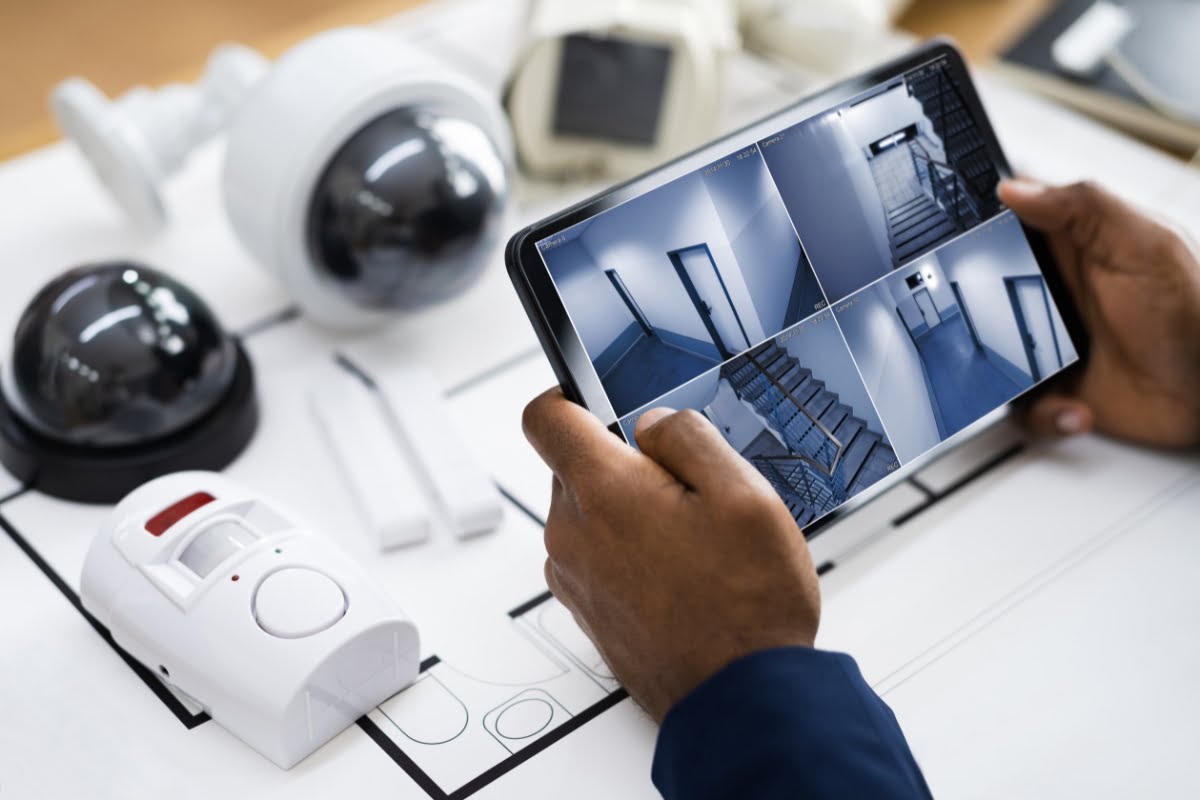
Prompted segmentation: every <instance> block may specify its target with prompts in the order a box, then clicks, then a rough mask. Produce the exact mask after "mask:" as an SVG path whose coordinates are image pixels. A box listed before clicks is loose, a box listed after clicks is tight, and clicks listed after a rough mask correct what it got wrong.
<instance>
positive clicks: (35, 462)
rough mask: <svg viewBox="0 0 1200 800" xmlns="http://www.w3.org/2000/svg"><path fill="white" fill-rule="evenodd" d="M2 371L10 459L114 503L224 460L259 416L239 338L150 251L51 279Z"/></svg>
mask: <svg viewBox="0 0 1200 800" xmlns="http://www.w3.org/2000/svg"><path fill="white" fill-rule="evenodd" d="M2 372H3V378H2V383H3V386H2V391H0V464H3V466H4V467H5V468H6V469H7V470H8V471H9V472H10V473H12V474H13V475H14V476H15V477H16V478H17V479H18V480H20V481H21V482H22V483H25V484H27V485H29V486H32V487H33V488H36V489H38V490H40V491H42V492H45V493H46V494H49V495H53V496H55V497H61V498H65V499H68V500H76V501H80V502H92V503H115V502H116V501H117V500H119V499H121V498H122V497H123V496H124V495H126V494H127V493H128V492H130V491H132V490H133V489H135V488H137V487H138V486H139V485H141V484H142V483H144V482H146V481H148V480H150V479H152V478H156V477H158V476H160V475H165V474H167V473H169V472H179V471H181V470H199V469H206V470H219V469H223V468H224V467H225V466H226V465H228V464H229V462H230V461H232V460H233V459H234V458H236V457H237V455H238V454H239V453H241V452H242V450H243V449H245V447H246V445H247V444H248V443H249V442H250V440H251V438H252V437H253V435H254V431H255V429H256V427H257V424H258V404H257V401H256V399H255V393H254V375H253V370H252V369H251V366H250V361H249V359H248V358H247V357H246V354H245V352H244V351H243V349H242V347H241V345H240V344H239V343H238V341H237V340H236V339H235V338H234V337H232V336H230V335H228V334H227V333H226V332H225V330H224V329H223V328H222V327H221V326H220V324H219V323H218V322H217V319H216V317H215V316H214V315H213V313H212V311H211V310H210V309H209V308H208V306H207V305H206V304H205V303H204V302H203V301H202V300H201V299H200V298H199V297H197V296H196V295H195V294H194V293H193V292H192V291H191V290H190V289H188V288H187V287H186V286H184V285H183V284H181V283H180V282H179V281H176V280H175V279H173V278H171V277H169V276H167V275H164V274H163V273H161V272H159V271H157V270H154V269H151V268H149V267H146V266H143V265H141V264H135V263H131V262H124V261H122V262H111V263H104V264H93V265H89V266H84V267H79V268H77V269H73V270H70V271H69V272H66V273H64V274H62V275H60V276H59V277H57V278H55V279H54V280H52V281H51V282H50V283H49V284H48V285H47V286H46V287H45V288H43V289H42V290H41V291H40V292H38V293H37V295H36V296H34V298H33V300H32V301H31V302H30V303H29V305H28V307H27V308H26V309H25V312H24V313H23V314H22V315H21V318H20V320H19V321H18V322H17V328H16V332H15V334H14V336H13V350H12V356H11V358H10V359H9V360H8V361H7V362H6V363H4V364H3V367H2Z"/></svg>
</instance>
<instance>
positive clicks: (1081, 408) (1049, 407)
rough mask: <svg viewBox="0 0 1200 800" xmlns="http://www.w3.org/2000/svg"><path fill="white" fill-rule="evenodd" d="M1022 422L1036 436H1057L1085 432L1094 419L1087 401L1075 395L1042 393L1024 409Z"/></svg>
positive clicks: (1090, 426)
mask: <svg viewBox="0 0 1200 800" xmlns="http://www.w3.org/2000/svg"><path fill="white" fill-rule="evenodd" d="M1022 422H1023V423H1024V424H1025V427H1027V428H1028V429H1029V430H1031V431H1032V432H1033V433H1035V434H1037V435H1038V436H1049V437H1059V436H1075V435H1077V434H1080V433H1087V432H1088V431H1090V430H1091V429H1092V426H1093V424H1094V423H1095V419H1094V415H1093V414H1092V409H1091V408H1090V407H1089V406H1088V405H1087V403H1084V402H1083V401H1082V400H1080V399H1078V398H1076V397H1068V396H1066V395H1061V394H1044V395H1042V396H1040V397H1038V398H1037V399H1035V400H1033V401H1032V402H1031V403H1030V405H1029V406H1028V407H1027V408H1026V409H1025V410H1024V413H1023V414H1022Z"/></svg>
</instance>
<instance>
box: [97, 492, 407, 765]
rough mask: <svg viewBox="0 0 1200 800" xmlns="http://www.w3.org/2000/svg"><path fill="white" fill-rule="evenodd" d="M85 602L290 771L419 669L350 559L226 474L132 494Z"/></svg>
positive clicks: (102, 534) (111, 527)
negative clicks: (225, 475) (226, 476)
mask: <svg viewBox="0 0 1200 800" xmlns="http://www.w3.org/2000/svg"><path fill="white" fill-rule="evenodd" d="M80 594H81V597H82V600H83V606H84V608H85V609H87V611H88V612H89V613H90V614H92V615H93V616H94V617H95V618H96V619H97V620H98V621H99V622H100V623H101V624H102V625H104V626H105V627H106V628H108V630H109V631H110V632H111V633H112V636H113V639H114V641H116V643H117V644H119V645H120V646H121V647H122V648H124V649H125V650H126V651H128V652H129V653H130V654H131V655H132V656H133V657H134V658H136V659H137V660H138V661H140V662H141V663H142V664H144V665H145V666H146V667H147V668H148V669H150V670H152V671H153V672H155V673H156V674H158V675H159V676H160V677H161V678H162V680H163V681H165V682H166V683H167V684H168V685H170V686H172V687H174V688H175V689H176V690H177V691H179V692H180V693H181V694H183V695H185V696H187V697H188V698H189V699H191V700H193V701H194V702H195V703H197V704H198V705H200V706H201V707H203V708H204V710H205V711H207V712H208V713H209V715H210V716H211V717H212V718H213V719H214V720H216V721H217V722H218V723H220V724H221V725H222V726H223V727H225V728H226V729H228V730H229V731H230V732H231V733H233V734H234V735H235V736H237V737H238V738H239V739H241V740H242V741H244V742H245V743H246V744H248V745H250V746H251V747H253V748H254V749H255V750H257V751H258V752H260V753H262V754H263V755H264V756H266V757H267V758H269V759H270V760H271V761H273V762H275V763H276V764H277V765H279V766H280V767H283V768H285V769H287V768H290V767H291V766H293V765H294V764H296V763H297V762H299V761H300V760H301V759H303V758H304V757H305V756H307V755H309V754H310V753H312V752H313V751H314V750H316V749H317V748H318V747H320V746H321V745H322V744H324V743H325V742H327V741H329V740H330V739H331V738H333V737H334V736H336V735H337V734H338V733H340V732H341V731H342V730H344V729H345V728H346V727H348V726H349V725H351V724H353V723H354V721H355V720H356V719H358V718H359V717H360V716H362V715H363V714H365V713H366V712H368V711H369V710H371V709H372V708H374V707H375V706H377V705H378V704H379V703H381V702H383V701H384V700H386V699H387V698H388V697H391V696H392V695H393V694H395V693H396V692H398V691H399V690H400V689H402V688H404V687H405V686H407V685H408V684H409V683H411V682H412V681H413V680H414V679H415V678H416V675H417V671H418V668H419V660H420V643H419V638H418V635H417V629H416V626H415V625H414V624H413V623H412V621H411V620H409V619H408V618H407V617H406V616H405V615H404V614H403V613H402V612H401V611H400V609H399V608H398V607H397V606H396V604H395V602H394V601H393V600H392V599H391V598H390V597H389V596H388V595H387V594H385V593H384V592H383V591H382V590H380V589H379V588H378V587H377V586H376V585H375V584H374V583H373V582H372V581H371V579H370V578H369V577H368V576H367V575H366V573H365V572H363V571H362V569H361V568H360V567H359V566H358V565H357V564H355V563H354V562H353V561H352V560H351V559H350V558H349V556H347V555H346V554H345V553H344V552H342V551H341V550H339V549H338V548H337V547H335V546H334V545H333V544H332V543H331V542H330V541H329V540H328V539H326V538H325V537H323V536H319V535H317V534H314V533H313V532H311V531H309V530H306V529H305V528H303V527H302V526H300V525H298V524H297V523H296V522H295V521H294V520H293V519H291V518H290V517H288V516H287V515H286V514H285V513H283V512H282V511H280V510H279V509H278V508H277V507H276V506H275V505H274V504H272V503H270V502H268V501H266V500H264V499H263V498H261V497H260V496H258V495H257V494H255V493H253V492H251V491H249V490H247V489H246V488H244V487H242V486H240V485H238V484H237V483H235V482H233V481H231V480H229V479H228V478H225V477H223V476H221V475H219V474H216V473H211V472H181V473H176V474H173V475H167V476H164V477H161V478H157V479H155V480H153V481H150V482H149V483H147V484H144V485H143V486H141V487H140V488H138V489H136V490H134V491H133V492H132V493H130V494H129V495H128V496H127V497H125V499H123V500H122V501H121V502H120V503H119V504H118V505H117V507H116V509H115V510H114V511H113V513H112V515H111V516H110V517H109V521H108V523H107V524H105V525H104V526H103V527H102V528H101V530H100V531H99V532H98V533H97V535H96V537H95V539H93V541H92V544H91V547H90V548H89V550H88V554H87V558H86V560H85V562H84V565H83V575H82V580H81V591H80Z"/></svg>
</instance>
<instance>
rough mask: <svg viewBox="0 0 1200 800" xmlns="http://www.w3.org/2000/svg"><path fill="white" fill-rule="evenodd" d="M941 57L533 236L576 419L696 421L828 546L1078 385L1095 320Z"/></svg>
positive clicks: (552, 342)
mask: <svg viewBox="0 0 1200 800" xmlns="http://www.w3.org/2000/svg"><path fill="white" fill-rule="evenodd" d="M1008 172H1009V167H1008V163H1007V161H1006V160H1005V158H1004V154H1003V153H1002V151H1001V149H1000V146H999V144H998V143H997V141H996V136H995V133H994V132H993V130H992V127H991V125H990V123H989V122H988V119H987V116H986V114H985V113H984V110H983V107H982V105H981V104H980V101H979V97H978V95H977V94H976V91H975V87H974V85H973V84H972V82H971V79H970V76H969V74H968V72H967V69H966V66H965V64H964V62H963V59H962V57H961V55H960V54H959V52H958V51H957V50H956V49H954V47H953V46H952V45H950V44H948V43H945V42H941V41H935V42H932V43H930V44H928V45H925V46H923V47H922V48H920V49H919V50H917V51H915V52H913V53H911V54H909V55H908V56H906V57H904V58H903V59H901V60H899V61H896V62H893V63H890V64H887V65H885V66H883V67H881V68H879V69H877V70H875V71H873V72H871V73H869V74H866V75H863V76H859V77H857V78H854V79H851V80H848V81H846V82H843V83H840V84H838V85H836V86H833V87H831V88H829V89H827V90H825V91H823V92H822V93H820V94H819V95H816V96H814V97H811V98H807V99H805V100H802V101H801V102H799V103H797V104H796V105H794V106H792V107H790V108H787V109H785V110H783V111H780V112H778V113H776V114H773V115H771V116H769V117H767V118H765V119H763V120H761V121H759V122H757V123H755V124H753V125H750V126H748V127H746V128H744V129H742V130H740V131H738V132H736V133H733V134H731V135H729V136H726V137H724V138H722V139H720V140H718V141H716V142H714V143H712V144H710V145H708V146H706V147H703V148H701V149H699V150H697V151H695V152H693V153H691V154H689V155H686V156H684V157H682V158H680V159H678V160H676V161H673V162H671V163H669V164H667V165H665V166H663V167H662V168H660V169H658V170H655V171H653V172H650V173H647V174H645V175H643V176H641V177H639V178H636V179H634V180H632V181H630V182H628V183H625V184H622V185H620V186H617V187H616V188H614V189H611V190H609V191H606V192H604V193H602V194H600V195H597V196H595V197H593V198H591V199H589V200H586V201H584V202H583V203H581V204H579V205H576V206H574V207H572V208H570V209H567V210H565V211H563V212H562V213H561V214H558V215H555V216H553V217H550V218H548V219H545V220H542V221H541V222H538V223H536V224H534V225H532V226H530V227H528V228H525V229H524V230H521V231H520V232H518V233H517V234H516V235H515V236H514V237H513V238H512V239H511V241H510V242H509V245H508V249H507V252H506V260H507V263H508V268H509V273H510V275H511V277H512V279H513V283H514V285H515V286H516V289H517V292H518V294H519V295H520V296H521V300H522V302H523V303H524V305H525V308H526V311H527V312H528V314H529V316H530V318H531V319H532V321H533V324H534V326H535V328H536V329H537V331H538V335H539V337H540V340H541V342H542V345H543V347H544V348H545V350H546V352H547V354H548V356H549V358H550V360H551V362H552V363H553V365H554V368H555V371H556V373H557V375H558V378H559V380H560V381H561V382H562V385H563V387H564V390H565V391H566V393H567V395H568V397H570V398H571V399H573V400H575V401H576V402H579V403H581V404H583V405H584V406H586V407H587V408H588V409H590V410H591V411H592V412H593V413H594V414H596V415H597V416H598V417H599V418H600V419H601V420H602V421H603V422H604V423H605V424H606V425H609V426H610V428H611V429H612V430H613V431H614V432H615V433H617V434H618V435H620V436H622V437H623V438H625V439H626V440H627V441H628V442H629V443H630V444H632V445H634V446H636V442H635V441H634V435H633V431H634V426H635V425H636V424H637V420H638V417H639V416H640V415H641V414H642V413H644V412H645V411H646V410H648V409H650V408H654V407H656V406H669V407H671V408H675V409H684V408H691V409H695V410H696V411H699V412H700V413H702V414H703V415H704V416H705V417H707V418H708V419H709V420H710V421H711V422H712V423H713V425H714V426H716V428H717V429H718V430H719V431H720V432H721V434H722V435H723V436H724V437H725V439H726V440H727V441H728V442H729V444H730V445H731V446H732V447H733V448H734V449H735V450H737V451H738V452H739V453H741V454H742V455H743V456H744V457H745V458H746V459H747V460H748V461H749V462H750V463H751V464H752V465H754V467H755V468H756V469H757V470H758V471H759V472H760V473H761V474H762V475H763V477H764V478H766V480H767V481H768V482H769V483H770V484H771V486H773V487H774V488H775V490H776V491H777V492H778V493H779V496H780V497H781V498H782V499H783V501H784V502H785V503H786V504H787V507H788V508H789V509H790V510H791V512H792V514H793V516H794V517H795V519H796V522H797V524H798V525H799V526H800V527H801V528H802V529H803V530H804V532H805V534H806V535H808V536H812V535H813V534H815V533H817V532H819V531H820V530H821V529H822V528H824V527H826V526H827V525H828V524H829V523H830V522H832V521H833V520H834V519H836V518H837V517H838V516H839V515H841V514H844V513H847V512H849V511H850V510H853V508H855V507H856V506H858V505H860V504H861V503H863V502H866V501H867V500H869V499H870V498H871V497H872V496H874V495H876V494H878V493H880V492H881V491H883V490H884V489H885V488H886V487H887V486H888V485H889V484H891V483H893V482H895V481H897V480H900V479H901V477H902V476H903V475H905V474H907V473H908V472H909V471H911V470H912V469H913V468H915V467H916V466H919V465H920V464H921V463H922V462H923V461H926V460H928V459H929V458H930V457H931V456H932V455H933V454H935V453H936V452H937V451H938V450H939V449H940V448H945V447H947V446H948V445H949V444H951V443H952V442H954V441H955V440H957V439H961V438H964V437H966V436H969V435H970V433H971V432H972V431H973V430H978V429H979V428H981V427H983V426H985V425H986V424H988V422H989V421H991V420H994V419H995V418H996V417H998V416H1002V415H1003V414H1004V413H1005V409H1006V407H1008V405H1009V404H1010V403H1012V401H1014V400H1015V399H1016V398H1018V397H1020V396H1021V395H1022V394H1024V393H1026V392H1028V391H1029V390H1030V389H1032V388H1033V387H1035V386H1036V385H1037V384H1039V383H1041V382H1042V381H1045V380H1046V379H1048V378H1050V377H1051V376H1054V375H1056V374H1058V373H1060V372H1062V371H1063V370H1066V369H1067V368H1069V367H1071V366H1072V365H1073V364H1076V363H1077V362H1078V361H1079V360H1080V358H1081V356H1082V354H1083V352H1084V347H1085V339H1084V335H1083V331H1082V328H1081V326H1080V323H1079V318H1078V315H1077V313H1076V312H1075V310H1074V306H1073V305H1072V302H1071V299H1070V297H1069V296H1068V294H1067V292H1066V290H1065V285H1064V284H1063V282H1062V280H1061V278H1060V275H1059V272H1058V270H1057V268H1056V265H1055V263H1054V261H1053V259H1052V258H1051V257H1050V253H1049V250H1048V247H1047V244H1046V242H1045V241H1044V239H1043V238H1042V237H1041V236H1040V235H1039V234H1037V233H1036V232H1034V231H1032V230H1029V229H1026V228H1025V227H1024V226H1023V225H1022V224H1021V222H1020V221H1019V220H1018V219H1017V218H1016V216H1015V215H1014V214H1013V213H1012V212H1011V211H1010V210H1008V209H1007V208H1005V207H1004V205H1003V204H1001V203H1000V201H999V199H998V198H997V197H996V185H997V183H998V181H999V180H1000V178H1001V176H1003V175H1006V174H1008Z"/></svg>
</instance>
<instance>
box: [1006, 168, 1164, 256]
mask: <svg viewBox="0 0 1200 800" xmlns="http://www.w3.org/2000/svg"><path fill="white" fill-rule="evenodd" d="M998 194H999V196H1000V199H1001V200H1002V201H1003V202H1004V203H1005V204H1006V205H1007V206H1008V207H1009V208H1011V209H1012V210H1013V211H1014V212H1015V213H1016V214H1017V216H1018V217H1020V218H1021V220H1022V221H1023V222H1025V223H1027V224H1029V225H1031V226H1033V227H1034V228H1037V229H1039V230H1041V231H1044V232H1046V233H1052V234H1053V233H1061V234H1065V235H1066V236H1067V237H1068V238H1069V239H1070V241H1071V243H1072V244H1074V245H1075V246H1076V247H1077V248H1079V249H1080V250H1081V251H1083V252H1085V253H1087V254H1088V255H1089V256H1090V257H1091V258H1093V259H1095V260H1096V261H1097V263H1101V264H1155V263H1158V262H1162V261H1165V260H1167V259H1168V258H1169V257H1170V255H1171V254H1172V251H1173V250H1174V249H1176V248H1179V247H1182V246H1183V244H1182V240H1181V239H1180V238H1179V237H1178V236H1177V235H1176V234H1175V232H1174V231H1172V230H1171V229H1170V228H1168V227H1166V226H1165V225H1162V224H1161V223H1159V222H1158V221H1157V220H1154V219H1152V218H1150V217H1149V216H1147V215H1145V214H1143V213H1142V212H1140V211H1139V210H1138V209H1136V208H1135V207H1133V206H1131V205H1130V204H1128V203H1126V202H1125V201H1124V200H1122V199H1121V198H1119V197H1117V196H1116V195H1114V194H1113V193H1111V192H1109V191H1108V190H1107V189H1104V188H1103V187H1101V186H1099V185H1097V184H1095V183H1092V182H1091V181H1082V182H1079V183H1072V184H1070V185H1068V186H1047V185H1045V184H1042V183H1039V182H1037V181H1032V180H1029V179H1025V178H1021V179H1016V180H1007V181H1004V182H1002V183H1001V184H1000V186H999V189H998Z"/></svg>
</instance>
